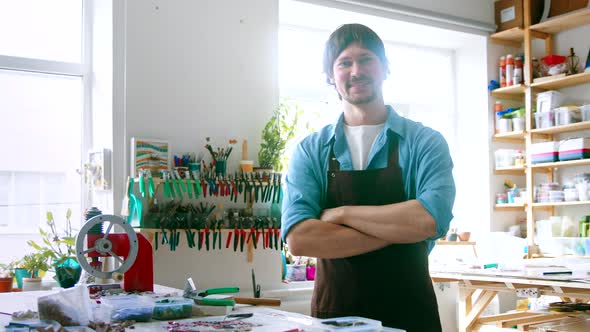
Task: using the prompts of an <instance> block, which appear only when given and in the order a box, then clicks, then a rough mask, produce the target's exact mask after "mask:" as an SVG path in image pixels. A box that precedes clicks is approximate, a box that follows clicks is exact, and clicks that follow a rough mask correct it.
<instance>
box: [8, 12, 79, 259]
mask: <svg viewBox="0 0 590 332" xmlns="http://www.w3.org/2000/svg"><path fill="white" fill-rule="evenodd" d="M83 4H84V1H82V0H68V1H57V2H54V1H44V0H18V1H16V0H0V31H4V32H5V33H2V34H0V114H1V118H2V121H1V122H0V151H1V152H2V158H0V234H3V235H4V236H7V235H8V234H23V235H25V234H38V228H39V226H40V225H44V224H45V214H46V212H47V211H52V212H53V214H54V217H55V220H56V222H58V223H59V222H65V213H66V210H67V209H68V208H71V209H72V212H73V214H72V220H73V221H74V222H75V221H78V220H80V211H81V210H82V187H81V182H82V179H81V176H80V175H79V174H78V172H77V170H79V169H81V164H82V152H83V151H86V149H85V147H86V145H85V144H87V143H88V142H87V140H85V139H84V137H89V133H87V132H84V131H83V124H84V121H85V119H88V118H89V116H88V114H86V113H85V112H89V111H86V110H87V109H88V107H85V105H86V104H87V103H88V98H87V97H86V95H85V91H87V90H88V89H86V88H85V85H86V84H89V83H88V82H89V81H90V80H88V79H87V76H86V75H87V74H86V73H88V72H89V70H87V69H86V68H89V65H90V64H89V63H88V62H89V61H87V60H85V58H84V56H85V54H87V51H86V50H83V47H84V45H89V43H88V41H87V40H84V31H85V25H84V24H85V20H84V17H85V16H84V7H83ZM8 31H10V33H6V32H8ZM83 133H84V134H83ZM58 229H62V225H59V224H58ZM6 238H7V239H8V238H9V237H6ZM23 243H24V240H23ZM23 247H26V244H25V245H24V246H23ZM12 254H13V255H14V254H15V253H14V252H13V253H12ZM0 259H1V257H0Z"/></svg>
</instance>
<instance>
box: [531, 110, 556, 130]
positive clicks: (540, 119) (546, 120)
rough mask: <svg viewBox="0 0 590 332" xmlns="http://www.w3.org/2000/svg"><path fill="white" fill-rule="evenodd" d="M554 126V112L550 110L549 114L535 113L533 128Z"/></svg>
mask: <svg viewBox="0 0 590 332" xmlns="http://www.w3.org/2000/svg"><path fill="white" fill-rule="evenodd" d="M553 126H555V112H554V111H552V110H550V111H549V112H545V113H541V112H536V113H535V128H537V129H540V128H549V127H553Z"/></svg>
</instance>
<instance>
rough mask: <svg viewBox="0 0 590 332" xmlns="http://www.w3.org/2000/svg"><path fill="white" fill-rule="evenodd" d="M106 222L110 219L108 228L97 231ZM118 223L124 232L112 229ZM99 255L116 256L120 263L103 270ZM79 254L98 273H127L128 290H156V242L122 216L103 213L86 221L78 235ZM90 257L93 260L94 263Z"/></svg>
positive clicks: (125, 285) (89, 269)
mask: <svg viewBox="0 0 590 332" xmlns="http://www.w3.org/2000/svg"><path fill="white" fill-rule="evenodd" d="M106 223H109V225H108V227H107V229H106V231H104V232H103V231H99V232H98V233H96V231H95V230H94V228H95V226H96V225H98V224H101V225H104V224H106ZM114 225H118V226H120V227H122V228H123V230H124V233H111V231H112V230H113V226H114ZM99 257H113V258H114V259H115V261H117V262H118V263H119V264H120V265H119V266H118V267H117V268H115V269H113V270H112V271H102V263H100V262H99V261H98V258H99ZM122 257H123V258H122ZM76 258H77V259H78V262H79V263H80V266H81V267H82V268H83V269H84V270H85V271H86V272H88V273H89V274H90V275H92V276H94V277H97V278H102V279H117V277H118V275H121V274H123V276H124V278H123V289H125V291H127V292H131V291H139V292H146V291H150V292H151V291H153V290H154V264H153V256H152V246H151V245H150V242H149V241H148V240H147V239H146V238H145V237H144V236H143V235H142V234H141V233H136V232H135V230H134V229H133V227H131V225H130V224H129V223H128V222H127V221H126V220H124V219H123V218H121V217H118V216H115V215H106V214H101V215H98V216H95V217H92V218H90V219H89V220H88V221H86V222H85V223H84V225H83V226H82V228H81V229H80V231H79V232H78V236H77V237H76ZM88 258H91V259H92V260H93V261H92V264H90V263H89V262H88Z"/></svg>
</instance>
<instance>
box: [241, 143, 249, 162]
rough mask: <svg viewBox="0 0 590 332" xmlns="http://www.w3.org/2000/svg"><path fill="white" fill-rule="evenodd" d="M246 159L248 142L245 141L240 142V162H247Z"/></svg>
mask: <svg viewBox="0 0 590 332" xmlns="http://www.w3.org/2000/svg"><path fill="white" fill-rule="evenodd" d="M247 159H248V140H247V139H245V140H244V142H242V160H247Z"/></svg>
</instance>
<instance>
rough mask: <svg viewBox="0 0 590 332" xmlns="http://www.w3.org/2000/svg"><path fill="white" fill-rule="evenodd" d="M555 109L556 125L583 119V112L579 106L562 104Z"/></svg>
mask: <svg viewBox="0 0 590 332" xmlns="http://www.w3.org/2000/svg"><path fill="white" fill-rule="evenodd" d="M553 111H554V112H555V125H556V126H563V125H568V124H571V123H576V122H580V121H582V112H581V111H580V108H579V107H577V106H562V107H558V108H556V109H554V110H553Z"/></svg>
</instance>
